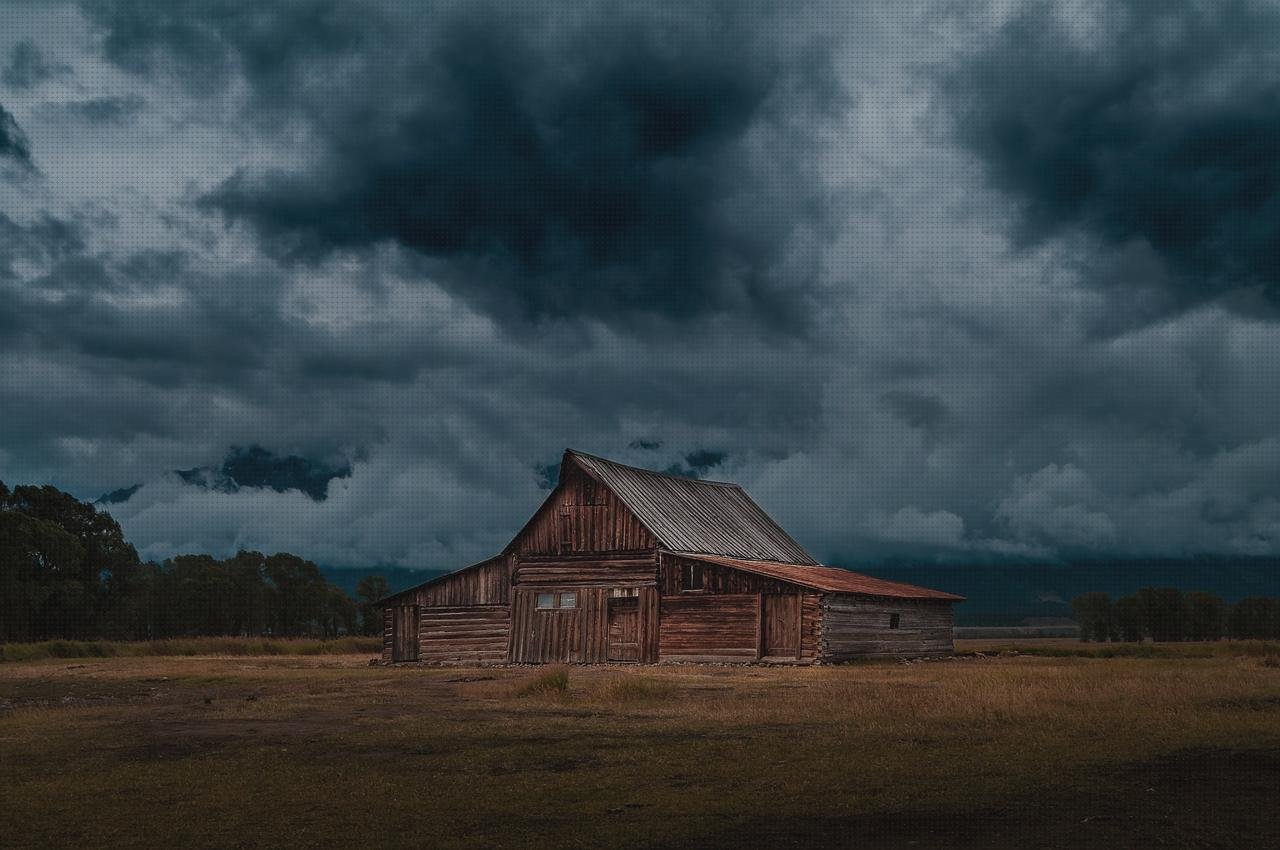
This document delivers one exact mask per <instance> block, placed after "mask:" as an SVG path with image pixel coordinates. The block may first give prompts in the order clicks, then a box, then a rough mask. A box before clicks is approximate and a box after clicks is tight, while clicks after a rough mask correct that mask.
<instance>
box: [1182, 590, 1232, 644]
mask: <svg viewBox="0 0 1280 850" xmlns="http://www.w3.org/2000/svg"><path fill="white" fill-rule="evenodd" d="M1186 605H1187V629H1188V637H1190V638H1191V640H1220V639H1221V638H1222V629H1223V625H1224V622H1225V620H1226V605H1225V604H1224V603H1223V601H1222V600H1221V599H1220V598H1218V597H1217V596H1214V595H1213V594H1211V593H1205V592H1204V591H1202V590H1193V591H1192V592H1191V593H1188V594H1187V598H1186Z"/></svg>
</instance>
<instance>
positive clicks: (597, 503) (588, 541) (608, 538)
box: [507, 469, 657, 555]
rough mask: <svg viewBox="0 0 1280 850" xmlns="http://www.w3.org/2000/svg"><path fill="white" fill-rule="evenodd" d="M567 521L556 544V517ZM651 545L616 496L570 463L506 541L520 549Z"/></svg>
mask: <svg viewBox="0 0 1280 850" xmlns="http://www.w3.org/2000/svg"><path fill="white" fill-rule="evenodd" d="M562 515H565V516H566V517H567V520H565V521H567V522H568V541H567V542H568V546H567V547H564V546H562V545H561V540H562V537H563V534H562V531H563V529H562V522H564V521H562V520H561V516H562ZM656 547H657V543H656V541H654V539H653V535H651V534H650V533H649V532H648V530H647V529H645V527H644V526H643V525H641V524H640V521H639V520H637V519H636V518H635V515H634V514H632V513H631V511H629V510H627V508H626V507H625V506H623V504H622V502H620V501H619V500H618V497H617V496H615V495H613V493H611V492H609V490H607V489H606V488H605V487H604V486H603V485H601V484H599V483H598V482H596V480H595V479H594V478H591V477H590V476H589V475H587V474H586V473H585V472H582V471H581V470H576V469H570V470H569V472H568V473H567V474H566V476H565V479H564V480H563V481H561V482H560V484H559V485H557V487H556V490H555V491H553V492H552V495H551V498H549V499H548V500H547V501H546V502H545V503H544V504H543V505H542V507H541V508H539V509H538V512H537V513H536V514H534V516H533V519H531V520H530V521H529V523H528V524H527V525H526V526H525V527H524V529H523V530H521V532H520V534H519V535H517V537H516V539H515V540H513V541H512V542H511V545H510V546H508V547H507V548H508V551H513V552H519V553H520V554H522V555H524V554H541V555H555V554H565V553H574V552H610V553H615V554H616V553H621V552H634V553H639V552H645V551H650V552H651V551H653V550H654V549H655V548H656Z"/></svg>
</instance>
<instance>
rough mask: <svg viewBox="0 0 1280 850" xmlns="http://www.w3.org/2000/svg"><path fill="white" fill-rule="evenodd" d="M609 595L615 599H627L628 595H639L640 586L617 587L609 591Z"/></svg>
mask: <svg viewBox="0 0 1280 850" xmlns="http://www.w3.org/2000/svg"><path fill="white" fill-rule="evenodd" d="M609 595H610V596H612V597H613V598H614V599H625V598H626V597H628V596H639V595H640V588H638V587H615V588H614V589H613V590H611V591H609Z"/></svg>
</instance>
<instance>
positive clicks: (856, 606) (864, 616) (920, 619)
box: [820, 594, 953, 662]
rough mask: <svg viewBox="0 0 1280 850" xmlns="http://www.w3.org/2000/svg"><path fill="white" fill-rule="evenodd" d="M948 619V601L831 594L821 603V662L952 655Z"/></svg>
mask: <svg viewBox="0 0 1280 850" xmlns="http://www.w3.org/2000/svg"><path fill="white" fill-rule="evenodd" d="M892 614H897V615H898V616H899V625H898V628H896V629H890V628H889V617H890V615H892ZM952 620H953V618H952V611H951V603H950V602H947V601H924V600H911V599H880V598H876V597H870V596H855V595H851V594H829V595H826V596H824V597H823V598H822V624H821V650H820V658H821V660H822V661H824V662H840V661H848V660H850V659H853V658H864V657H875V656H880V657H886V656H887V657H907V658H917V657H925V656H938V655H950V654H951V653H952V652H953V646H952V643H951V627H952V624H953V623H952Z"/></svg>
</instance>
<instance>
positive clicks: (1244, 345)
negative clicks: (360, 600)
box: [0, 0, 1280, 567]
mask: <svg viewBox="0 0 1280 850" xmlns="http://www.w3.org/2000/svg"><path fill="white" fill-rule="evenodd" d="M850 7H853V8H850ZM1278 150H1280V5H1278V4H1277V3H1275V2H1234V1H1233V0H1218V1H1217V2H1212V3H1209V2H1205V3H1192V2H1165V1H1164V0H1160V2H1157V0H1150V1H1149V2H1140V0H1131V2H1118V0H1109V2H1096V3H1095V2H1061V3H1018V2H991V3H985V4H984V3H981V2H962V3H955V2H938V3H933V4H915V3H900V2H884V3H874V2H868V3H858V4H848V3H832V4H822V3H813V4H802V3H791V2H789V3H785V4H781V3H780V4H776V5H775V4H767V3H751V2H701V0H699V2H680V3H669V4H661V3H653V2H646V3H643V4H642V3H638V2H637V3H604V2H586V0H580V2H567V3H560V2H555V0H544V2H539V3H534V4H531V3H486V2H456V3H455V2H425V0H424V2H403V3H392V2H376V0H370V1H369V2H359V0H352V2H343V1H342V0H299V2H279V3H265V4H264V3H260V2H256V0H191V2H156V3H135V2H96V0H95V2H84V3H71V2H67V3H56V2H41V3H26V2H17V0H2V2H0V480H3V481H5V482H6V483H8V484H10V485H13V484H19V483H51V484H54V485H57V486H59V487H62V488H64V489H67V490H70V491H71V492H73V493H75V494H77V495H79V496H81V497H86V498H97V497H98V496H100V495H101V494H104V493H108V492H112V491H121V492H119V493H117V494H116V495H115V496H114V497H113V498H114V499H115V501H113V502H112V503H110V505H109V506H108V507H109V509H110V510H111V511H112V513H113V514H114V515H115V516H116V517H117V518H118V519H119V520H120V521H121V523H122V525H123V526H124V528H125V531H126V533H127V534H128V536H129V537H130V539H131V540H132V541H134V542H135V544H136V545H137V546H138V548H139V550H140V552H141V553H142V554H143V555H144V556H145V557H156V558H160V557H166V556H168V555H172V554H175V553H180V552H192V551H209V552H214V553H228V552H231V551H233V550H235V549H236V548H238V547H252V548H257V549H262V550H266V551H274V550H277V549H283V550H289V551H293V552H296V553H298V554H302V555H304V556H307V557H310V558H313V559H315V560H317V561H320V562H322V563H327V564H332V565H366V564H401V565H407V566H430V567H453V566H459V565H462V564H465V563H469V562H471V561H474V560H477V559H479V558H481V557H483V556H486V555H488V554H490V553H492V552H493V551H495V550H497V549H498V548H500V547H501V546H502V545H504V544H505V543H506V541H507V540H508V539H509V538H510V536H511V535H512V534H514V532H515V531H516V529H517V528H518V527H519V525H520V524H521V523H522V522H523V520H524V519H525V518H526V517H527V516H528V515H529V514H530V513H531V512H532V511H533V510H534V508H535V507H536V506H537V504H538V503H539V502H540V500H541V499H542V498H543V497H544V496H545V494H546V492H547V488H548V487H549V481H548V473H547V467H548V466H550V465H553V464H555V463H556V462H557V461H558V460H559V457H560V454H561V452H562V450H563V449H564V448H565V447H566V446H570V447H574V448H578V449H582V450H584V451H589V452H593V453H596V454H602V455H606V456H608V457H612V458H616V459H619V460H622V461H624V462H632V463H635V464H637V465H642V466H646V467H650V468H655V469H674V470H677V471H681V472H683V473H685V474H698V475H702V476H704V477H709V478H716V479H727V480H733V481H737V482H740V483H742V484H743V485H744V486H746V487H747V488H748V490H749V491H750V492H751V493H752V494H753V495H754V496H755V497H756V498H757V500H758V501H760V502H761V503H762V504H763V505H764V506H765V507H766V509H768V510H769V511H770V512H771V513H773V514H774V515H775V516H776V517H777V518H778V519H779V521H780V522H781V523H782V524H783V525H784V526H785V527H787V528H788V529H790V530H791V531H792V532H793V533H794V534H795V536H796V537H797V538H798V539H799V540H800V541H801V542H802V543H803V544H804V545H805V546H807V547H808V548H809V549H810V550H811V551H812V552H813V553H814V554H815V555H816V556H817V557H819V558H821V559H824V560H826V561H828V562H836V563H843V564H846V565H850V566H854V565H858V564H865V563H870V562H873V561H875V560H877V559H882V558H885V557H901V558H912V559H920V560H927V561H934V560H938V561H976V560H999V559H1028V560H1051V559H1055V558H1071V557H1080V556H1089V555H1114V554H1171V555H1177V554H1187V553H1197V552H1217V553H1256V554H1276V553H1280V394H1278V391H1277V388H1280V312H1278V311H1277V306H1278V305H1280V156H1277V151H1278ZM138 485H141V486H138Z"/></svg>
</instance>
